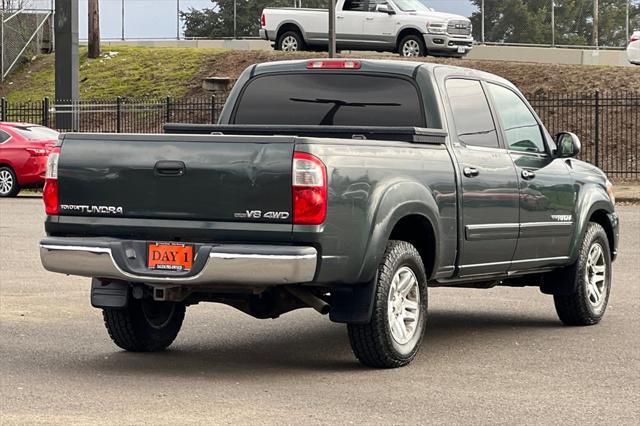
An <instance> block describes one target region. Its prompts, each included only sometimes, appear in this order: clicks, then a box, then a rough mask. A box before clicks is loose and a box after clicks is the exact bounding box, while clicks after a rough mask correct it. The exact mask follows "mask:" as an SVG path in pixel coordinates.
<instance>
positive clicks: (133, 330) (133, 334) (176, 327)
mask: <svg viewBox="0 0 640 426" xmlns="http://www.w3.org/2000/svg"><path fill="white" fill-rule="evenodd" d="M184 314H185V307H184V305H183V304H181V303H172V302H155V301H153V300H152V299H142V300H138V299H131V300H130V301H129V306H127V307H126V308H125V309H103V311H102V315H103V317H104V324H105V326H106V327H107V331H108V332H109V336H110V337H111V340H113V342H114V343H115V344H116V345H118V346H119V347H121V348H122V349H124V350H127V351H131V352H157V351H162V350H164V349H166V348H167V347H169V345H171V343H173V341H174V340H175V338H176V337H177V336H178V332H179V331H180V328H181V327H182V321H183V320H184Z"/></svg>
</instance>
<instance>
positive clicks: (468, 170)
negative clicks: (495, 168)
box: [462, 167, 480, 178]
mask: <svg viewBox="0 0 640 426" xmlns="http://www.w3.org/2000/svg"><path fill="white" fill-rule="evenodd" d="M462 173H464V175H465V176H466V177H470V178H471V177H476V176H478V175H479V174H480V171H479V170H478V169H476V168H475V167H465V168H464V170H462Z"/></svg>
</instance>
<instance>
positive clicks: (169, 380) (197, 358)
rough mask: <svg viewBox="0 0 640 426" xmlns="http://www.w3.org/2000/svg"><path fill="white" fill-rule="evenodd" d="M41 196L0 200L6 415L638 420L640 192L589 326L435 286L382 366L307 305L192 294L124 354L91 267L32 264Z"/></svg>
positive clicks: (15, 420) (12, 419)
mask: <svg viewBox="0 0 640 426" xmlns="http://www.w3.org/2000/svg"><path fill="white" fill-rule="evenodd" d="M42 210H43V209H42V207H41V200H40V199H37V198H26V197H20V198H18V199H14V200H1V201H0V262H1V263H0V391H1V392H0V393H1V400H0V423H2V424H20V423H28V424H32V423H38V422H46V423H67V424H68V423H76V424H86V423H89V422H92V423H120V424H140V423H154V424H169V423H171V424H189V423H210V424H211V423H214V424H219V423H223V424H228V423H235V424H249V423H250V424H271V423H278V424H283V423H284V424H292V423H296V424H308V423H312V424H318V423H340V424H374V423H375V424H424V423H445V422H446V423H452V424H488V423H503V424H522V423H527V424H549V423H556V424H565V423H575V424H618V425H619V424H638V423H639V422H640V325H639V320H640V282H639V276H640V244H639V243H638V239H639V237H640V208H639V207H638V206H637V205H636V206H621V207H620V208H619V212H620V214H621V219H622V241H621V247H620V257H619V259H618V261H617V262H616V264H615V271H614V282H613V290H612V296H611V299H610V304H609V308H608V311H607V314H606V316H605V318H604V320H603V321H602V323H601V324H600V325H598V326H594V327H585V328H569V327H564V326H562V325H561V324H560V322H559V321H558V319H557V317H556V314H555V311H554V308H553V301H552V299H551V298H550V297H549V296H544V295H542V294H541V293H540V292H539V291H538V290H537V289H534V288H526V289H515V288H495V289H492V290H464V289H462V290H457V289H456V290H452V289H431V290H430V301H429V302H430V319H429V325H428V329H427V336H426V339H425V341H424V343H423V347H422V349H421V352H420V354H419V356H418V358H417V359H416V361H415V362H414V363H413V364H411V365H410V366H409V367H406V368H402V369H399V370H388V371H376V370H368V369H366V368H363V367H361V366H360V365H359V364H358V363H357V362H356V361H355V359H354V358H353V356H352V354H351V351H350V348H349V342H348V338H347V333H346V329H345V327H344V326H341V325H338V324H332V323H330V322H329V320H328V319H327V318H323V317H321V316H319V315H318V314H316V313H315V312H314V311H312V310H304V311H297V312H293V313H290V314H286V315H284V316H283V317H281V318H280V319H277V320H269V321H259V320H254V319H252V318H250V317H248V316H245V315H244V314H242V313H240V312H237V311H235V310H233V309H231V308H228V307H225V306H221V305H211V304H203V305H199V306H195V307H191V308H189V309H188V311H187V318H186V320H185V324H184V326H183V329H182V332H181V334H180V335H179V337H178V339H177V341H176V342H175V343H174V345H173V346H172V347H171V348H170V350H169V351H167V352H165V353H159V354H131V353H126V352H122V351H120V350H119V349H118V348H116V347H115V346H114V345H113V344H112V343H111V341H110V340H109V338H108V336H107V333H106V330H105V329H104V326H103V324H102V316H101V313H100V312H99V311H98V310H95V309H93V308H91V307H90V305H89V280H88V279H83V278H77V277H65V276H62V275H56V274H51V273H48V272H46V271H44V270H43V268H42V266H41V265H40V261H39V256H38V250H37V243H38V240H39V239H40V237H41V236H42V235H43V228H42V219H43V212H42Z"/></svg>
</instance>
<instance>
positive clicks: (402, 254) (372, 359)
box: [347, 241, 427, 368]
mask: <svg viewBox="0 0 640 426" xmlns="http://www.w3.org/2000/svg"><path fill="white" fill-rule="evenodd" d="M407 268H408V269H410V270H411V272H412V273H413V274H414V278H415V279H416V281H417V286H414V290H412V293H413V292H414V291H415V294H418V295H419V300H417V306H418V310H417V320H416V321H414V322H415V323H416V325H415V328H414V331H413V334H412V335H409V336H406V337H410V340H408V341H407V342H406V343H402V342H399V341H398V339H397V338H396V337H394V332H393V331H392V330H391V325H390V320H389V318H390V316H391V315H394V312H396V311H395V306H394V305H393V303H394V301H393V300H392V299H391V298H392V296H393V294H396V293H395V292H394V293H393V294H390V293H391V291H392V288H393V287H395V285H394V284H393V280H394V277H395V276H396V275H397V274H398V273H401V272H402V271H406V269H407ZM416 287H417V288H416ZM415 294H414V295H413V297H414V298H415ZM410 295H411V293H409V294H407V299H409V297H410ZM395 300H397V299H395ZM403 300H404V298H403ZM414 302H415V300H414ZM390 308H392V312H389V309H390ZM403 314H404V311H403ZM426 318H427V277H426V273H425V269H424V265H423V263H422V259H421V258H420V254H419V253H418V251H417V250H416V248H415V247H414V246H412V245H411V244H409V243H407V242H404V241H389V243H388V245H387V249H386V251H385V253H384V257H383V259H382V262H381V263H380V267H379V268H378V279H377V286H376V294H375V300H374V306H373V314H372V317H371V321H370V322H369V323H368V324H348V325H347V328H348V331H349V341H350V342H351V349H352V350H353V353H354V355H355V356H356V358H357V359H358V360H359V361H360V363H362V364H364V365H366V366H368V367H375V368H397V367H402V366H404V365H407V364H409V363H410V362H411V361H412V360H413V359H414V358H415V356H416V353H417V352H418V349H420V343H421V342H422V337H423V335H424V331H425V328H426Z"/></svg>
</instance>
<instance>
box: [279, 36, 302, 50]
mask: <svg viewBox="0 0 640 426" xmlns="http://www.w3.org/2000/svg"><path fill="white" fill-rule="evenodd" d="M276 48H277V49H278V50H282V51H283V52H299V51H302V50H304V39H303V38H302V35H301V34H300V33H299V32H297V31H286V32H284V33H282V35H280V37H279V38H278V42H277V43H276Z"/></svg>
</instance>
